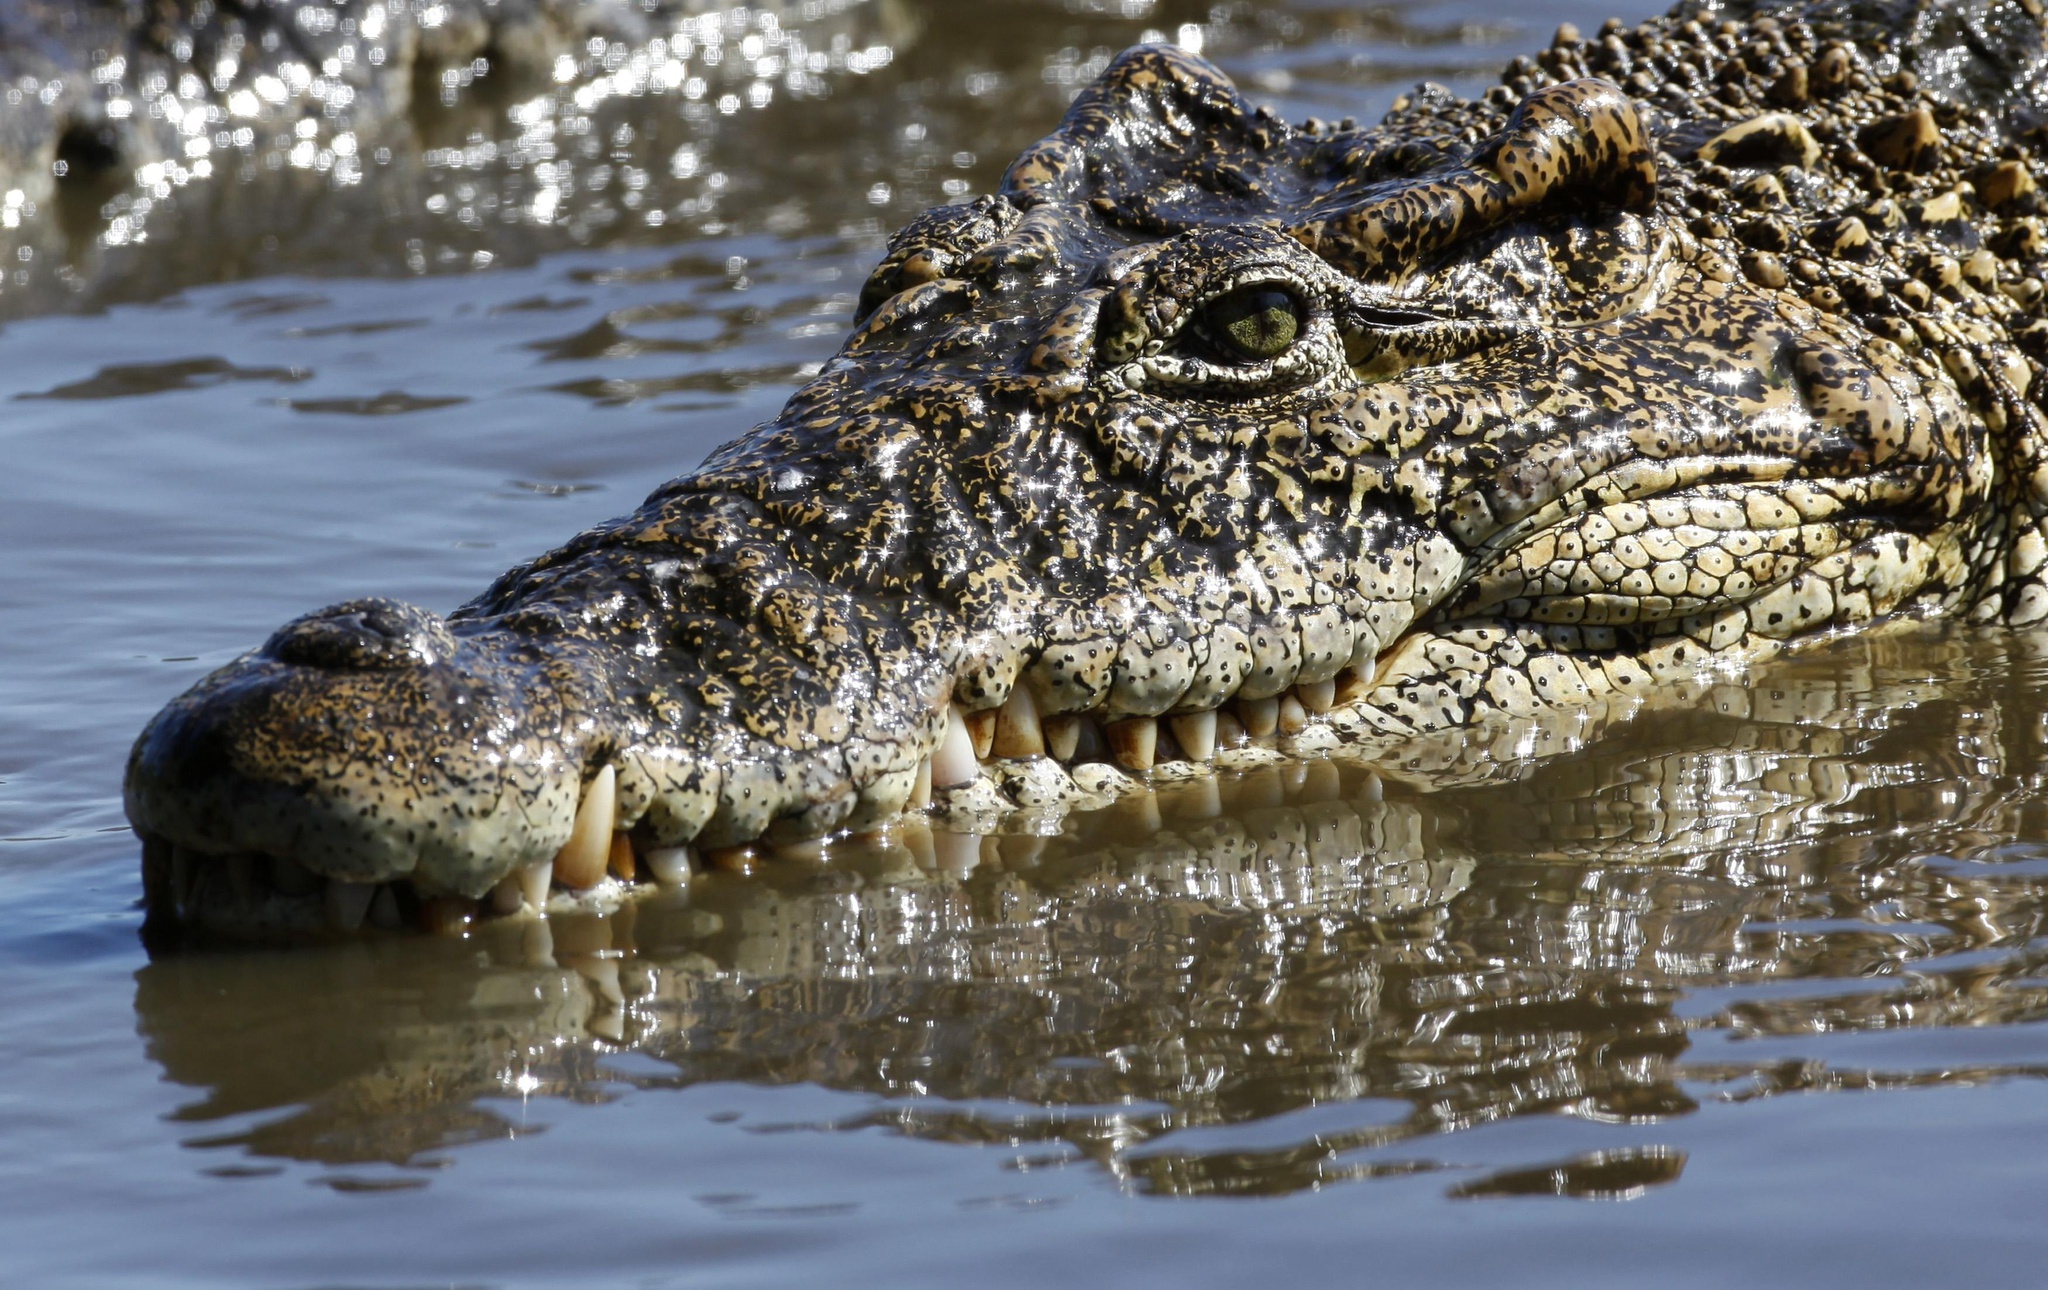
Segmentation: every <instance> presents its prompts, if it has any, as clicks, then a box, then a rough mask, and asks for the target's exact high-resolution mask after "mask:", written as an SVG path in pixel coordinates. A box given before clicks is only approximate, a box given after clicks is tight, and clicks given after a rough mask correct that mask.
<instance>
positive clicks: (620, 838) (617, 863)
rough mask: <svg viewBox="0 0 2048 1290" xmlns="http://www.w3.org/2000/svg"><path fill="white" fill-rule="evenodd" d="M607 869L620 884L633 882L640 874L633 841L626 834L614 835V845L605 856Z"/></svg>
mask: <svg viewBox="0 0 2048 1290" xmlns="http://www.w3.org/2000/svg"><path fill="white" fill-rule="evenodd" d="M605 868H607V869H609V870H611V873H612V877H614V878H617V879H618V880H619V881H620V882H631V881H633V879H634V878H635V877H636V876H637V875H638V874H639V872H640V866H639V863H638V862H637V860H636V859H635V857H634V855H633V839H631V838H629V837H627V836H626V835H625V834H624V833H614V834H612V845H611V849H610V851H609V852H608V854H607V855H606V856H605Z"/></svg>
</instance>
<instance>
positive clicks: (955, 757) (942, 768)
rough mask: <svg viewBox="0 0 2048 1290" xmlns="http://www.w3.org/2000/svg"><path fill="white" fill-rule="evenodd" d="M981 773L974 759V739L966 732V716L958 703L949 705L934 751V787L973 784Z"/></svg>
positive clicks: (955, 786) (954, 786) (956, 786)
mask: <svg viewBox="0 0 2048 1290" xmlns="http://www.w3.org/2000/svg"><path fill="white" fill-rule="evenodd" d="M980 774H981V766H980V765H979V764H978V763H977V762H976V761H975V759H974V739H973V737H972V736H971V735H969V734H968V733H967V719H966V718H965V717H964V716H962V715H961V713H960V709H959V708H958V707H953V706H949V707H948V708H947V709H946V733H945V734H943V735H941V736H940V737H939V750H938V751H937V752H935V753H933V754H932V787H933V788H958V787H960V785H962V784H972V783H973V782H974V780H975V777H976V776H978V775H980Z"/></svg>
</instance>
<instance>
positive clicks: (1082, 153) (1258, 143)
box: [1002, 45, 1288, 223]
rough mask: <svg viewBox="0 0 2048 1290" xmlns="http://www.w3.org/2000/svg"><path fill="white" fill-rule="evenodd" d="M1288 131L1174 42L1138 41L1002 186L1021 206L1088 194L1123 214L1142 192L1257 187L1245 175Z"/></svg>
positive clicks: (1235, 191)
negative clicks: (1173, 44)
mask: <svg viewBox="0 0 2048 1290" xmlns="http://www.w3.org/2000/svg"><path fill="white" fill-rule="evenodd" d="M1287 133H1288V132H1287V129H1286V127H1285V126H1284V125H1282V124H1281V123H1280V122H1279V121H1277V120H1276V119H1275V118H1274V117H1272V116H1271V115H1270V114H1269V113H1266V112H1263V111H1258V112H1255V111H1253V110H1252V109H1251V108H1250V107H1249V106H1248V105H1247V104H1246V103H1245V101H1244V99H1243V98H1242V97H1240V96H1239V94H1238V92H1237V87H1236V86H1235V85H1233V84H1231V82H1230V78H1229V77H1227V76H1225V75H1224V74H1223V73H1222V72H1221V71H1219V70H1217V69H1216V68H1215V67H1214V66H1212V65H1211V64H1209V63H1208V62H1205V61H1204V60H1202V59H1201V58H1199V57H1197V56H1195V55H1194V54H1191V53H1189V52H1187V51H1186V50H1184V49H1179V48H1176V47H1174V46H1171V45H1139V46H1138V47H1136V48H1134V49H1129V50H1126V51H1125V52H1124V53H1122V54H1120V55H1118V56H1117V58H1116V61H1114V62H1112V63H1111V64H1110V65H1109V67H1108V68H1107V69H1106V70H1104V72H1103V73H1102V76H1101V78H1100V79H1099V80H1097V81H1096V82H1095V83H1094V84H1093V85H1091V86H1089V87H1088V88H1087V89H1085V90H1083V91H1081V94H1080V96H1079V97H1077V98H1076V99H1075V100H1074V103H1073V106H1072V107H1070V108H1068V109H1067V115H1066V117H1065V118H1064V119H1063V120H1062V121H1061V122H1060V127H1059V129H1058V130H1055V131H1054V132H1053V133H1052V134H1051V135H1050V136H1049V137H1047V138H1046V139H1044V140H1042V141H1041V142H1039V143H1037V144H1036V145H1034V146H1032V147H1031V148H1029V149H1026V150H1025V152H1024V154H1023V155H1022V156H1020V157H1018V158H1017V160H1016V161H1015V162H1014V163H1012V164H1011V166H1010V170H1009V173H1008V174H1006V175H1005V176H1004V177H1003V188H1002V191H1003V195H1004V196H1006V197H1008V198H1009V199H1010V200H1011V201H1013V202H1015V203H1016V204H1017V205H1018V206H1019V207H1020V208H1023V209H1027V210H1028V209H1030V208H1031V207H1034V206H1039V205H1042V204H1046V203H1062V204H1064V203H1071V202H1080V201H1090V200H1092V201H1093V203H1094V204H1095V205H1096V206H1097V207H1098V209H1102V210H1103V213H1105V214H1107V215H1110V216H1111V217H1112V218H1115V217H1116V216H1117V215H1118V214H1119V213H1122V214H1124V215H1125V217H1126V220H1127V221H1128V220H1129V219H1130V218H1132V217H1131V215H1130V213H1129V212H1127V211H1124V210H1123V208H1124V207H1126V206H1127V205H1131V204H1132V203H1137V202H1141V201H1142V199H1143V198H1144V197H1145V196H1146V195H1149V194H1158V193H1161V192H1167V191H1172V190H1175V189H1183V188H1186V187H1188V186H1189V185H1193V186H1195V187H1196V188H1198V189H1205V190H1207V191H1208V192H1209V193H1212V194H1213V193H1226V194H1232V195H1249V194H1250V193H1252V192H1254V191H1257V189H1258V187H1259V185H1258V183H1257V180H1256V178H1255V177H1254V175H1253V173H1252V172H1253V171H1254V170H1255V169H1256V168H1258V167H1260V166H1261V165H1262V164H1263V163H1264V162H1266V161H1268V160H1270V159H1274V158H1276V157H1277V155H1278V154H1277V145H1278V144H1279V143H1280V141H1281V140H1282V139H1284V138H1285V137H1286V135H1287ZM1195 222H1197V223H1199V222H1201V221H1199V220H1197V221H1195Z"/></svg>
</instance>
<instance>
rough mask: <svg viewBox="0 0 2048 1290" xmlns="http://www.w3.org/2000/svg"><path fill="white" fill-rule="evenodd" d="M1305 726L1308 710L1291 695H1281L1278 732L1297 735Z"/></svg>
mask: <svg viewBox="0 0 2048 1290" xmlns="http://www.w3.org/2000/svg"><path fill="white" fill-rule="evenodd" d="M1307 725H1308V709H1307V708H1305V707H1303V706H1302V705H1301V700H1300V699H1297V698H1295V697H1294V696H1293V695H1292V694H1287V695H1283V696H1282V697H1281V699H1280V732H1281V733H1282V734H1288V735H1298V734H1300V733H1301V732H1302V729H1303V728H1304V727H1306V726H1307Z"/></svg>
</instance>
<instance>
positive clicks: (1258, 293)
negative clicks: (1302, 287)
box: [1202, 286, 1302, 362]
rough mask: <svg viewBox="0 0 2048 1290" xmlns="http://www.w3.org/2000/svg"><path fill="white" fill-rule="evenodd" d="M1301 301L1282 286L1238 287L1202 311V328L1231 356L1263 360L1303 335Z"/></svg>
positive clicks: (1219, 347) (1281, 351)
mask: <svg viewBox="0 0 2048 1290" xmlns="http://www.w3.org/2000/svg"><path fill="white" fill-rule="evenodd" d="M1301 326H1302V309H1301V303H1300V302H1299V301H1297V300H1296V299H1295V298H1294V295H1293V293H1292V292H1289V291H1285V290H1282V289H1281V288H1279V287H1264V286H1254V287H1239V288H1238V289H1237V290H1235V291H1232V292H1229V293H1228V294H1225V295H1222V296H1219V297H1217V298H1216V299H1215V300H1213V301H1211V302H1209V304H1208V305H1207V306H1205V307H1204V308H1203V310H1202V329H1203V330H1204V331H1205V332H1207V333H1208V335H1209V338H1210V339H1211V341H1212V342H1213V343H1214V344H1215V345H1216V346H1217V348H1218V349H1220V350H1222V351H1223V355H1224V356H1225V357H1228V358H1235V359H1239V360H1248V361H1251V362H1263V361H1265V360H1267V359H1273V358H1278V357H1279V356H1280V355H1282V354H1284V353H1286V352H1287V351H1288V350H1289V349H1291V348H1292V347H1293V345H1294V342H1295V341H1296V340H1298V339H1299V338H1300V336H1301Z"/></svg>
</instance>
